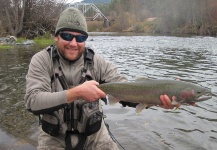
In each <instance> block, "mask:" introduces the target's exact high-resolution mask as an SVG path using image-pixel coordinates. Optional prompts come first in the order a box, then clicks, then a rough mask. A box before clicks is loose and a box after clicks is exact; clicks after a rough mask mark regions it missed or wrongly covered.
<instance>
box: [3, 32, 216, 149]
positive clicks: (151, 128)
mask: <svg viewBox="0 0 217 150" xmlns="http://www.w3.org/2000/svg"><path fill="white" fill-rule="evenodd" d="M86 44H87V46H89V47H91V48H93V49H94V50H95V52H96V53H100V54H102V55H103V56H104V57H105V58H106V59H108V60H109V61H112V62H113V63H114V64H116V65H117V66H118V68H119V71H120V72H121V74H123V75H124V76H126V77H127V78H128V79H129V80H132V81H133V80H135V79H136V78H138V77H140V76H146V77H150V78H158V79H174V80H175V79H176V78H180V79H181V80H184V81H188V82H192V83H195V84H199V85H202V86H204V87H207V88H210V89H211V90H212V92H213V94H214V95H217V80H216V78H217V38H215V37H202V36H189V37H186V36H185V37H184V36H156V35H152V36H150V35H131V34H129V35H125V34H117V33H110V34H108V33H105V34H103V33H100V34H94V33H91V34H90V36H89V38H88V40H87V42H86ZM37 51H38V49H37V48H34V47H31V46H29V47H22V46H20V47H17V48H16V49H14V50H0V128H1V130H2V131H3V132H4V133H5V132H6V133H7V134H8V135H13V136H14V137H16V138H20V139H23V140H25V141H26V143H30V144H32V145H33V147H34V146H36V145H37V142H36V140H37V127H38V121H37V117H35V116H33V115H32V114H30V113H29V112H27V111H26V110H25V107H24V99H23V96H24V94H25V75H26V73H27V70H28V64H29V61H30V59H31V57H32V55H34V54H35V53H36V52H37ZM103 109H104V113H105V115H106V116H107V117H106V119H105V121H106V122H107V123H108V124H109V127H110V131H111V133H112V135H113V136H114V137H115V139H116V140H117V141H118V142H119V143H120V145H121V146H122V147H123V148H124V149H125V150H135V149H136V150H150V149H151V150H183V149H185V150H195V149H197V150H214V149H216V147H217V97H216V96H213V98H212V99H210V100H208V101H204V102H200V103H197V105H196V106H189V105H182V106H181V108H180V109H178V110H175V111H174V110H165V109H162V108H160V107H151V108H150V109H147V110H144V111H142V112H141V113H140V114H136V113H135V108H129V107H122V106H121V105H120V104H116V105H114V106H109V105H103ZM0 133H2V132H0ZM1 139H3V136H2V134H1V135H0V144H2V143H1ZM5 143H6V144H7V142H5ZM8 145H9V144H8ZM0 148H1V146H0ZM33 149H34V148H33ZM120 149H122V148H120Z"/></svg>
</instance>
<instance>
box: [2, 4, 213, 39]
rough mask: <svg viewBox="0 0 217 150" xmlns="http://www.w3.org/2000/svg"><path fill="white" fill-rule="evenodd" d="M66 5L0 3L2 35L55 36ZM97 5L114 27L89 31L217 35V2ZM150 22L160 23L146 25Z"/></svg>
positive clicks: (96, 25)
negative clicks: (149, 19) (56, 27)
mask: <svg viewBox="0 0 217 150" xmlns="http://www.w3.org/2000/svg"><path fill="white" fill-rule="evenodd" d="M65 1H66V0H59V1H58V3H57V2H56V1H54V0H10V1H8V0H0V3H1V8H2V9H0V31H1V32H7V33H9V34H10V35H15V36H23V37H26V38H28V39H34V37H36V36H42V35H44V34H46V33H47V32H49V33H50V32H51V33H53V32H54V30H55V24H56V22H57V19H58V16H59V14H60V13H61V11H62V10H63V9H64V7H65V6H64V2H65ZM101 1H102V2H104V0H101ZM96 5H97V7H98V8H99V9H100V10H101V11H102V12H103V14H105V16H106V17H107V18H109V20H110V24H111V26H110V27H109V28H103V26H101V24H102V22H98V23H97V22H93V23H88V25H89V31H130V32H160V33H165V32H166V33H173V32H185V33H186V32H187V33H188V32H189V33H195V34H206V35H216V34H217V32H216V28H217V15H216V14H217V0H111V2H110V3H98V4H96ZM148 18H157V21H154V22H151V21H150V22H146V20H147V19H148Z"/></svg>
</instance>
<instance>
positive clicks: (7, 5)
mask: <svg viewBox="0 0 217 150" xmlns="http://www.w3.org/2000/svg"><path fill="white" fill-rule="evenodd" d="M64 2H65V0H62V1H59V2H58V3H57V2H56V1H55V0H9V1H8V0H0V3H1V7H2V8H3V9H1V10H0V12H1V15H0V20H1V22H2V26H3V28H4V29H5V31H7V32H8V33H9V34H10V35H15V36H19V35H23V36H27V37H32V38H33V37H34V36H37V35H43V34H45V33H46V32H47V31H51V32H52V31H53V30H54V26H55V24H56V19H57V17H58V16H59V14H60V12H61V11H62V8H63V6H64Z"/></svg>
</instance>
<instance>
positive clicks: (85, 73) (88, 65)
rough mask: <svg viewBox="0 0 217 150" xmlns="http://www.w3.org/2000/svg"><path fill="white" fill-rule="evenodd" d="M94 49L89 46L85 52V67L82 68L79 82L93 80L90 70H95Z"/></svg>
mask: <svg viewBox="0 0 217 150" xmlns="http://www.w3.org/2000/svg"><path fill="white" fill-rule="evenodd" d="M94 54H95V53H94V51H93V50H92V49H91V48H89V47H87V48H86V49H85V53H84V68H83V70H82V74H81V79H80V81H79V84H81V83H84V82H85V81H89V80H93V78H92V77H91V73H90V70H93V57H94Z"/></svg>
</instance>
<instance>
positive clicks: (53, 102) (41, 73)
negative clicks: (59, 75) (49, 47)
mask: <svg viewBox="0 0 217 150" xmlns="http://www.w3.org/2000/svg"><path fill="white" fill-rule="evenodd" d="M51 65H52V62H51V58H50V56H49V54H48V53H47V51H46V50H43V51H41V52H38V53H37V54H35V55H34V56H33V57H32V59H31V62H30V65H29V70H28V73H27V75H26V94H25V97H24V99H25V105H26V108H27V109H28V110H29V111H31V112H33V113H34V114H36V115H37V114H43V113H49V112H52V111H55V110H58V109H60V108H62V107H64V106H65V105H66V103H67V100H66V91H61V92H53V93H52V91H51V73H52V71H51Z"/></svg>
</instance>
